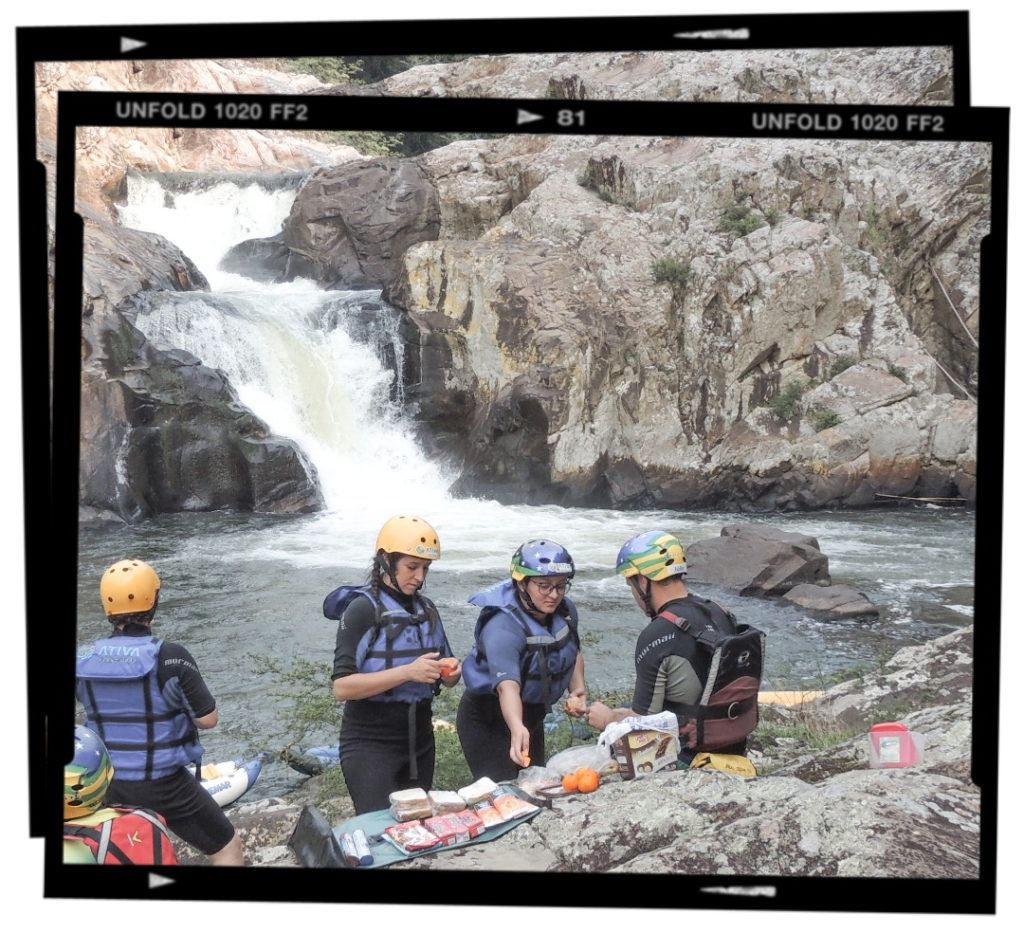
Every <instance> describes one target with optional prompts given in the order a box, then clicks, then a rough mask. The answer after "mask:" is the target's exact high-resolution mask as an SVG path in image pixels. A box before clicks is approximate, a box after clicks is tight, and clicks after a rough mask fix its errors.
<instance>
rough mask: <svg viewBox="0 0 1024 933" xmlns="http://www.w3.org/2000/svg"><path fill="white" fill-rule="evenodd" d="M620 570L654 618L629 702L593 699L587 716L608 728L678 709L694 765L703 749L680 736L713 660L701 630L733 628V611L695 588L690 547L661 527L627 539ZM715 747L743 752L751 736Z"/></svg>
mask: <svg viewBox="0 0 1024 933" xmlns="http://www.w3.org/2000/svg"><path fill="white" fill-rule="evenodd" d="M615 570H616V572H617V573H620V574H622V575H623V576H624V577H625V578H626V582H627V583H628V584H629V588H630V590H631V591H632V593H633V598H634V599H635V600H636V603H637V605H638V606H639V607H640V608H641V609H642V610H643V612H644V614H645V615H646V616H647V617H648V618H649V619H650V622H649V623H648V624H647V626H646V627H645V628H644V630H643V631H642V632H641V633H640V635H639V637H638V638H637V641H636V653H635V657H634V663H635V666H636V686H635V688H634V691H633V699H632V701H631V702H630V705H629V706H628V707H621V708H618V709H611V708H610V707H608V706H606V705H605V704H604V703H601V702H594V703H592V704H591V705H590V708H589V710H588V717H587V718H588V721H589V722H590V724H591V725H592V726H593V727H594V728H596V729H601V730H603V729H605V728H606V727H607V726H608V724H609V723H612V722H618V721H620V720H622V719H626V718H628V717H630V716H649V715H652V714H654V713H660V712H662V711H663V710H668V711H670V712H673V713H675V714H676V716H677V718H678V719H679V723H680V732H681V735H680V738H681V741H680V749H681V750H680V760H681V761H685V762H686V763H689V762H690V761H691V760H692V759H693V757H694V755H696V753H697V752H698V751H701V750H704V749H701V748H693V747H687V746H688V745H690V744H691V741H688V740H687V736H686V735H684V734H683V726H684V724H685V723H688V722H689V721H691V720H692V717H694V715H695V711H696V710H697V709H698V708H699V704H700V702H701V698H702V695H703V694H704V688H705V684H706V682H707V680H708V676H709V670H710V663H711V652H710V651H708V650H706V649H705V648H704V647H703V646H702V645H701V644H700V643H699V642H698V635H699V634H700V633H701V632H704V631H706V632H708V633H714V634H715V635H717V634H718V633H724V634H728V635H731V634H734V633H736V631H737V626H736V620H735V617H734V616H733V615H732V613H731V612H728V611H727V610H725V609H723V608H722V607H721V606H720V605H718V603H716V602H714V601H712V600H708V599H703V598H701V597H700V596H697V595H695V594H693V593H690V591H689V590H688V589H687V586H686V579H685V578H686V552H685V550H684V549H683V546H682V544H681V543H680V542H679V539H678V538H676V537H675V536H673V535H670V534H668V533H666V532H664V531H647V532H644V533H642V534H639V535H636V536H634V537H632V538H630V539H629V541H627V542H626V543H625V544H624V545H623V546H622V548H621V549H620V551H619V556H618V560H617V561H616V567H615ZM696 744H698V745H699V744H700V743H699V742H698V743H696ZM714 750H715V751H716V752H720V753H723V754H735V755H743V754H745V753H746V738H745V736H744V737H743V738H742V739H738V740H736V741H733V742H732V743H731V744H728V745H725V746H718V747H715V749H714Z"/></svg>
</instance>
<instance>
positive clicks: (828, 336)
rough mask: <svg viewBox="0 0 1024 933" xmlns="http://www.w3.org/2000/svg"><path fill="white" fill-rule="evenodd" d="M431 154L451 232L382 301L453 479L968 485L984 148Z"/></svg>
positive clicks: (825, 502) (532, 492)
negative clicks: (398, 321) (403, 331)
mask: <svg viewBox="0 0 1024 933" xmlns="http://www.w3.org/2000/svg"><path fill="white" fill-rule="evenodd" d="M421 161H422V163H423V165H424V166H425V167H426V168H427V170H428V171H429V172H430V174H431V175H432V177H433V178H434V180H435V183H436V184H437V186H438V190H439V197H440V202H441V204H442V226H441V233H440V236H439V238H438V239H437V240H434V241H429V242H422V243H420V244H418V245H416V246H414V247H412V248H410V249H409V250H408V251H407V252H406V253H405V255H404V257H403V268H402V270H401V272H400V274H399V275H398V276H397V278H396V279H395V280H394V281H392V282H391V283H390V284H389V285H388V286H387V287H386V289H385V297H386V298H387V299H388V300H389V301H391V302H392V303H394V304H396V305H397V306H399V307H401V308H403V309H405V310H406V311H407V312H408V320H409V328H408V334H409V340H410V343H411V344H412V346H413V352H411V353H409V354H408V355H407V359H408V361H409V366H410V370H409V372H408V373H407V374H406V381H407V384H409V385H412V386H413V387H414V391H413V393H412V398H413V400H414V402H415V403H417V404H419V405H420V410H421V418H422V420H423V421H424V423H425V424H426V425H427V426H428V430H427V431H426V432H425V435H426V436H427V442H428V443H430V442H431V439H432V440H433V442H434V443H435V444H436V445H437V446H438V447H439V448H441V449H444V450H446V451H447V452H452V451H453V450H454V451H455V452H456V453H457V454H458V455H459V456H461V457H462V458H463V459H464V464H465V467H464V471H463V478H462V481H461V486H462V488H463V489H464V490H466V491H469V492H479V493H485V494H488V495H493V496H496V497H498V498H501V497H503V496H505V497H509V498H512V497H515V496H517V495H520V496H521V495H522V494H523V491H525V493H526V495H527V496H531V497H534V498H535V499H547V500H549V501H550V500H554V501H560V502H563V503H567V504H592V505H613V506H658V507H676V506H706V505H718V506H724V507H733V508H758V509H760V508H765V509H775V508H817V507H822V506H857V505H866V504H870V503H872V502H874V501H875V497H876V495H877V494H883V495H892V496H914V497H940V498H959V499H962V500H966V501H972V500H973V497H974V476H975V443H974V436H975V427H976V405H975V401H974V398H973V393H972V390H973V386H974V384H975V382H976V379H977V352H976V339H977V338H976V335H977V331H978V326H979V324H978V318H979V314H978V298H977V296H978V277H979V265H978V255H979V244H980V240H981V238H982V237H983V236H984V234H985V233H986V232H987V221H986V217H987V191H988V151H987V148H986V147H985V146H983V145H969V144H961V145H958V146H956V147H949V148H946V149H943V150H940V149H937V148H936V147H930V146H928V145H927V144H918V145H914V144H902V145H901V144H897V143H861V142H818V141H811V142H808V141H801V142H792V141H782V140H739V139H733V140H710V139H690V138H677V139H623V140H615V139H602V140H598V141H596V143H595V141H593V140H582V139H572V138H564V137H563V138H551V137H534V138H531V139H523V138H522V137H520V138H513V139H506V140H500V141H496V142H491V141H486V142H466V143H455V144H452V145H450V146H447V147H445V148H444V149H441V150H437V151H435V152H432V153H428V154H426V155H425V156H423V157H422V159H421ZM460 425H461V428H460Z"/></svg>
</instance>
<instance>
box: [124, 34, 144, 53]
mask: <svg viewBox="0 0 1024 933" xmlns="http://www.w3.org/2000/svg"><path fill="white" fill-rule="evenodd" d="M144 45H149V43H148V42H140V41H139V40H138V39H129V38H128V37H127V36H121V54H122V55H123V54H124V53H125V52H131V51H133V50H134V49H141V48H142V47H143V46H144Z"/></svg>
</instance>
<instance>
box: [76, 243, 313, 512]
mask: <svg viewBox="0 0 1024 933" xmlns="http://www.w3.org/2000/svg"><path fill="white" fill-rule="evenodd" d="M83 264H84V269H83V271H84V274H83V285H82V290H83V322H82V353H83V359H82V389H81V392H82V420H81V437H82V441H81V460H80V466H79V503H80V507H81V508H82V510H83V511H82V512H81V517H82V518H86V519H90V518H94V517H102V516H104V515H105V516H112V517H116V518H119V519H121V520H133V519H138V518H143V517H149V516H152V515H155V514H157V513H160V512H177V511H207V510H210V509H220V508H227V509H237V510H241V511H254V510H256V511H266V512H275V511H293V512H304V511H310V510H313V509H315V508H318V507H319V505H320V504H321V498H320V493H319V490H318V488H317V483H316V474H315V472H314V470H313V468H312V466H311V465H309V464H308V463H307V462H306V460H305V458H304V457H303V455H302V453H301V451H299V449H298V447H297V446H296V445H295V444H294V443H292V442H291V441H289V440H287V439H285V438H281V437H277V436H275V435H273V434H271V433H270V431H269V430H268V428H267V426H266V425H265V424H264V423H263V422H262V421H260V420H259V419H258V418H256V417H255V416H254V415H253V414H252V413H251V412H250V411H248V409H246V408H244V407H243V406H242V405H241V404H240V403H239V401H238V396H237V394H236V393H235V391H234V389H233V388H232V387H231V385H230V384H229V383H228V381H227V380H226V379H225V377H224V375H223V374H222V373H221V372H220V371H219V370H215V369H210V368H209V367H206V366H204V365H203V364H202V363H201V361H200V360H198V359H196V358H195V357H194V356H192V355H191V354H189V353H186V352H185V351H183V350H160V349H158V348H157V347H155V346H154V345H153V344H152V343H150V342H149V341H148V340H146V339H145V338H144V337H143V335H142V334H141V332H140V331H138V330H137V329H136V328H135V326H134V325H133V324H132V321H131V312H132V306H133V302H134V301H135V299H136V296H138V295H139V294H142V293H145V292H155V291H175V292H180V291H187V290H191V289H205V288H207V283H206V280H205V279H204V278H203V277H202V275H201V274H200V273H199V272H198V270H197V269H196V268H195V266H194V265H193V264H192V262H191V261H190V260H189V259H188V258H187V257H186V256H184V255H183V254H182V253H181V252H180V251H179V250H178V249H177V248H176V247H175V246H174V245H173V244H172V243H170V242H169V241H167V240H165V239H164V238H163V237H160V236H157V235H156V234H150V233H142V232H139V231H134V230H124V229H117V230H115V228H113V227H111V226H109V225H106V224H102V223H96V224H87V225H86V228H85V241H84V250H83Z"/></svg>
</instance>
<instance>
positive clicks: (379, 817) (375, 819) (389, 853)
mask: <svg viewBox="0 0 1024 933" xmlns="http://www.w3.org/2000/svg"><path fill="white" fill-rule="evenodd" d="M502 790H512V789H511V788H507V787H502ZM513 793H514V791H513ZM517 796H518V795H517ZM537 813H540V809H538V810H537V811H536V813H528V814H527V815H526V816H520V817H516V819H514V820H507V821H506V822H504V823H502V824H501V825H499V826H492V827H491V828H490V829H485V830H484V831H483V832H482V833H481V834H480V835H479V836H476V837H475V838H473V839H470V840H469V841H468V842H455V843H451V844H450V845H446V846H442V845H438V846H434V848H432V849H422V850H420V851H418V852H413V853H410V854H408V855H407V854H406V853H405V852H402V851H401V850H400V849H398V848H397V847H395V846H394V845H393V844H392V843H390V842H388V840H387V839H381V840H380V841H379V842H375V841H374V837H376V836H380V835H381V834H382V833H383V832H384V830H385V829H387V828H388V827H389V826H394V825H395V823H396V822H397V820H395V817H394V816H393V815H392V813H391V811H390V810H374V811H373V812H371V813H361V814H360V815H359V816H354V817H352V819H350V820H346V821H345V822H344V823H340V824H339V825H338V826H332V827H331V832H333V833H334V837H335V838H336V839H337V840H338V843H339V844H340V843H341V835H342V833H348V834H349V835H351V834H352V833H354V832H355V831H356V830H357V829H361V830H362V831H363V832H364V833H366V838H367V840H368V841H369V844H370V854H371V855H373V864H372V865H359V866H356V867H358V868H380V867H382V866H383V865H390V864H392V863H393V862H404V861H405V860H406V859H411V858H419V856H421V855H432V854H433V853H434V852H444V851H447V850H449V849H457V848H461V847H462V846H475V845H478V844H479V843H481V842H491V840H493V839H497V838H498V837H499V836H503V835H504V834H505V833H507V832H508V831H509V830H510V829H515V828H516V827H517V826H518V825H519V824H520V823H525V822H526V821H527V820H532V819H533V818H534V817H535V816H536V815H537Z"/></svg>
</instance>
